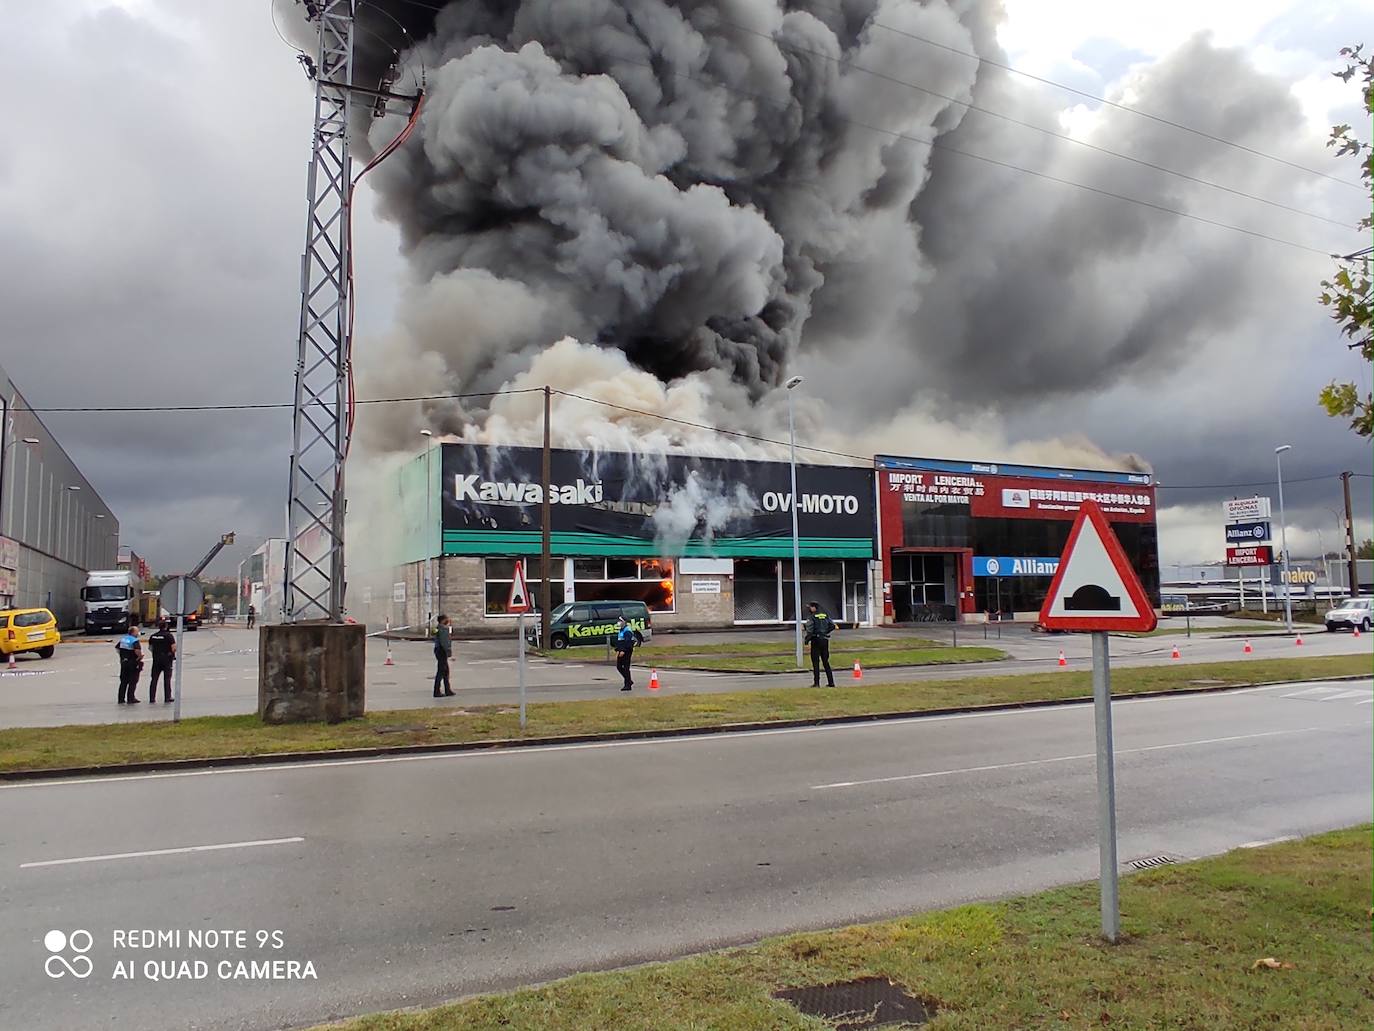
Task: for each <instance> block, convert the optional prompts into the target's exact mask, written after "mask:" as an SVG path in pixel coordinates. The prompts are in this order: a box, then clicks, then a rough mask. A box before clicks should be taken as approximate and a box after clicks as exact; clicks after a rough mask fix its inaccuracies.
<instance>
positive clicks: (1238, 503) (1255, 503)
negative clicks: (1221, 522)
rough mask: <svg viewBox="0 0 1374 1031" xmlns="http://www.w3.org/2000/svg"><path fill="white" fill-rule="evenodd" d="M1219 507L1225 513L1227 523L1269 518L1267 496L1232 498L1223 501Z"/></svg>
mask: <svg viewBox="0 0 1374 1031" xmlns="http://www.w3.org/2000/svg"><path fill="white" fill-rule="evenodd" d="M1221 507H1222V511H1224V512H1225V513H1226V521H1227V522H1228V523H1237V522H1245V521H1254V520H1257V519H1268V518H1269V499H1268V498H1261V497H1254V498H1232V499H1231V500H1230V501H1223V502H1222V503H1221Z"/></svg>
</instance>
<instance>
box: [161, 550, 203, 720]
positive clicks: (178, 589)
mask: <svg viewBox="0 0 1374 1031" xmlns="http://www.w3.org/2000/svg"><path fill="white" fill-rule="evenodd" d="M157 603H158V608H159V609H162V610H163V611H166V612H175V613H176V617H177V653H176V658H175V659H173V660H172V665H173V666H174V667H175V669H176V674H175V679H176V687H175V688H174V690H175V691H176V694H175V696H173V698H172V722H173V723H180V722H181V665H182V663H183V662H185V661H186V660H185V658H184V656H183V653H182V651H181V642H182V639H183V637H184V636H185V631H186V614H187V613H188V612H194V611H196V609H198V608H200V607H201V605H203V604H204V603H205V591H204V590H203V589H202V588H201V586H200V581H198V580H196V579H195V578H194V577H190V576H178V577H177V578H176V579H175V580H169V581H167V583H165V584H163V585H162V591H161V592H160V593H159V594H158V600H157ZM151 697H152V696H151V695H149V698H150V699H151Z"/></svg>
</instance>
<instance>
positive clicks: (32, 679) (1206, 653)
mask: <svg viewBox="0 0 1374 1031" xmlns="http://www.w3.org/2000/svg"><path fill="white" fill-rule="evenodd" d="M1256 631H1257V632H1272V630H1271V629H1270V628H1267V627H1264V626H1259V627H1256ZM943 632H944V633H946V634H948V630H945V631H943ZM852 633H853V632H852V631H850V632H844V633H842V634H841V635H840V636H838V637H837V638H836V640H835V643H834V645H833V649H832V650H833V664H834V666H835V667H836V676H837V681H838V683H839V684H840V685H841V686H843V685H844V684H846V683H849V682H850V679H849V677H850V667H851V666H852V665H853V656H851V655H847V654H846V651H845V639H846V637H848V636H849V635H850V634H852ZM876 633H877V634H881V632H876ZM778 636H779V635H777V634H766V635H765V634H754V635H750V637H749V639H751V640H752V639H755V638H757V639H759V640H764V639H768V638H772V639H777V638H778ZM783 636H785V635H783ZM717 639H721V640H726V639H728V640H739V639H740V635H738V634H718V635H693V636H691V637H686V636H674V637H668V636H664V637H663V641H664V643H673V644H678V643H683V642H684V641H692V640H699V641H708V640H717ZM959 640H960V643H961V644H965V643H968V644H979V645H981V644H983V643H984V639H983V635H982V630H981V628H977V629H974V628H967V629H966V630H965V631H964V632H961V633H960V636H959ZM1304 641H1305V643H1304V645H1303V647H1302V648H1301V649H1298V648H1297V647H1296V646H1295V645H1294V643H1293V639H1292V638H1286V637H1273V636H1256V637H1254V638H1252V641H1251V643H1252V645H1253V647H1254V652H1253V654H1254V656H1256V657H1260V658H1273V657H1296V656H1302V655H1336V654H1365V655H1369V654H1370V651H1371V642H1372V641H1374V635H1371V636H1366V637H1361V638H1359V639H1358V640H1357V639H1355V638H1354V637H1352V636H1351V635H1350V634H1345V633H1340V634H1328V633H1326V632H1324V631H1321V630H1317V631H1314V632H1309V633H1308V634H1307V635H1306V636H1305V637H1304ZM987 644H989V645H991V646H994V647H999V648H1001V649H1002V650H1003V651H1005V652H1007V653H1008V654H1009V655H1011V656H1012V658H1011V659H1009V660H1007V661H1003V662H991V663H977V664H971V665H967V666H929V667H907V668H902V669H887V670H868V671H865V673H864V678H865V680H868V681H872V682H877V683H883V682H891V681H897V680H901V681H911V680H918V679H940V680H944V679H950V678H954V677H961V676H986V675H989V674H996V673H1022V672H1043V671H1045V670H1051V669H1056V668H1058V667H1057V665H1056V663H1057V660H1058V655H1059V650H1060V649H1061V648H1062V649H1063V650H1064V652H1065V654H1066V656H1067V657H1068V661H1069V664H1070V668H1074V669H1090V668H1091V644H1090V642H1089V640H1088V638H1087V636H1086V635H1083V634H1065V635H1054V636H1046V635H1043V634H1032V633H1030V632H1029V631H1028V629H1027V628H1025V627H1015V628H1013V627H1007V628H1005V632H1004V636H1003V637H1002V638H1001V639H1000V640H999V639H998V638H997V637H996V636H995V635H991V636H990V637H989V639H988V640H987ZM1175 644H1177V645H1178V647H1179V649H1180V652H1181V655H1182V658H1181V659H1180V660H1178V661H1180V662H1185V663H1186V662H1214V661H1218V660H1225V659H1242V658H1244V657H1245V656H1244V655H1243V653H1242V647H1243V644H1244V642H1243V641H1242V640H1240V639H1238V638H1226V637H1223V638H1214V637H1204V636H1195V637H1193V638H1192V639H1188V638H1185V637H1183V636H1181V635H1180V636H1167V637H1154V638H1126V637H1118V638H1113V639H1112V655H1113V662H1114V663H1115V664H1116V665H1118V666H1123V667H1124V666H1145V665H1167V664H1169V663H1171V662H1173V661H1175V660H1173V659H1172V658H1171V653H1172V649H1173V647H1174V645H1175ZM185 653H186V663H185V667H184V668H183V671H182V676H183V679H184V685H183V687H184V690H183V693H182V714H183V715H184V716H230V715H236V714H242V713H252V712H256V711H257V690H258V688H257V684H258V655H257V635H256V633H255V632H249V631H247V630H242V629H239V628H234V627H215V628H208V629H205V630H200V631H197V632H196V633H193V634H187V635H186V637H185ZM392 653H393V654H392V658H393V665H391V666H387V665H385V661H386V646H385V642H383V641H381V640H379V639H376V638H374V639H372V640H371V641H370V642H369V647H368V656H367V667H368V668H367V677H368V682H367V705H368V708H369V709H373V710H377V709H408V708H427V707H430V706H433V707H436V708H444V707H454V706H465V705H492V704H508V703H512V702H514V701H515V700H516V699H517V697H518V692H517V688H516V683H517V679H516V678H517V674H516V666H515V642H514V640H513V639H512V640H485V641H463V642H459V643H458V645H457V647H456V655H455V662H454V671H453V685H454V691H455V692H456V697H455V698H452V699H444V700H436V699H434V698H433V697H432V695H431V678H432V676H433V670H434V660H433V658H432V654H431V651H430V646H429V645H427V644H425V643H424V642H419V641H397V642H395V643H394V644H393V646H392ZM660 675H661V678H662V683H663V693H664V694H674V693H716V692H722V691H750V690H758V689H760V688H771V687H779V686H788V685H793V686H797V687H808V686H809V684H810V676H809V675H791V674H787V675H769V676H759V675H754V674H723V673H703V672H693V671H689V670H662V671H660ZM637 679H638V680H639V681H640V683H641V684H642V683H647V681H648V675H647V672H645V673H641V674H639V675H638V678H637ZM528 683H529V687H528V691H529V699H530V700H531V701H554V700H574V699H588V698H604V697H607V696H610V695H613V694H616V692H617V690H618V688H619V680H618V679H617V674H616V672H615V670H614V668H612V666H610V665H609V664H606V663H596V662H581V661H579V662H558V661H555V662H546V661H543V660H541V659H532V660H531V661H530V665H529V680H528ZM117 688H118V673H117V669H116V660H115V652H114V646H113V640H112V639H110V638H97V639H95V640H90V641H87V640H84V639H82V638H79V637H78V638H73V639H72V640H71V641H69V642H64V643H63V645H62V646H61V648H60V649H59V650H58V653H57V656H56V657H55V658H53V659H47V660H43V659H38V658H37V657H31V656H24V657H22V658H21V659H20V661H19V670H18V672H16V673H6V672H0V727H36V726H58V725H62V724H71V723H87V724H89V723H122V722H131V721H143V720H169V719H171V708H172V707H171V706H170V705H164V704H163V703H162V702H158V703H157V704H154V705H149V704H147V703H146V699H147V696H148V685H147V679H146V671H145V679H144V681H143V683H142V684H141V685H140V687H139V697H140V698H142V699H145V701H144V702H143V703H142V704H139V705H135V706H127V707H126V706H121V705H118V704H116V702H115V696H116V692H117Z"/></svg>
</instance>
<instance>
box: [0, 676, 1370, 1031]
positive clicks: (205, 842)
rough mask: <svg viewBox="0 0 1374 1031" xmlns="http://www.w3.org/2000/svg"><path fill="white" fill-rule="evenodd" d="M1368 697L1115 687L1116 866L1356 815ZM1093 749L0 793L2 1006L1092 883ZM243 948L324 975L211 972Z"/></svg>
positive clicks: (328, 775) (134, 1021)
mask: <svg viewBox="0 0 1374 1031" xmlns="http://www.w3.org/2000/svg"><path fill="white" fill-rule="evenodd" d="M1372 714H1374V684H1371V682H1370V681H1368V680H1366V681H1362V682H1347V683H1340V684H1325V685H1313V684H1295V685H1284V686H1279V687H1267V688H1259V689H1251V690H1246V691H1240V692H1228V693H1223V694H1213V695H1199V696H1189V697H1175V698H1166V699H1135V700H1125V701H1121V702H1118V703H1117V704H1116V727H1117V761H1118V780H1117V783H1118V792H1119V815H1120V830H1121V850H1120V854H1121V858H1122V860H1123V862H1125V861H1129V860H1130V859H1133V858H1137V857H1143V856H1152V855H1156V854H1169V855H1172V856H1175V857H1178V858H1187V857H1195V856H1200V855H1204V854H1210V853H1215V852H1218V851H1221V850H1224V849H1226V848H1229V847H1234V846H1238V845H1242V844H1246V843H1251V842H1256V841H1263V840H1269V839H1274V838H1278V837H1281V836H1286V835H1301V834H1307V833H1311V832H1317V831H1321V830H1325V829H1330V828H1334V827H1339V826H1344V825H1349V824H1354V823H1357V822H1360V821H1364V820H1367V819H1368V818H1369V812H1370V808H1371V803H1372V802H1374V798H1372V794H1371V776H1372V774H1374V771H1372V770H1371V761H1372V757H1371V734H1370V726H1371V715H1372ZM1093 750H1094V749H1093V720H1092V710H1091V708H1090V707H1088V706H1071V707H1066V708H1056V709H1046V710H1036V711H1029V712H1006V713H986V714H976V715H970V716H955V717H930V718H925V719H915V720H904V721H898V722H892V723H882V724H876V725H875V724H865V725H859V726H841V727H826V728H807V729H797V730H776V731H768V732H758V733H752V734H740V735H728V736H708V737H695V738H679V739H672V740H661V741H648V742H634V743H613V744H593V745H577V746H560V747H551V748H543V749H528V750H519V751H512V752H502V753H468V754H462V755H447V756H426V757H404V758H391V759H378V760H360V761H345V762H333V763H313V764H303V765H298V766H291V767H272V768H244V769H235V770H226V771H218V772H198V773H183V774H161V775H143V776H129V777H118V778H106V779H92V780H82V781H71V782H38V783H31V784H16V785H9V786H4V787H0V911H3V912H4V913H5V914H6V920H5V921H4V926H3V929H0V984H3V985H4V989H3V992H2V993H0V1026H3V1027H13V1028H21V1027H22V1028H26V1029H33V1031H43V1029H61V1031H82V1029H87V1028H92V1029H94V1028H102V1029H108V1028H111V1027H116V1028H119V1027H122V1028H137V1029H140V1031H157V1029H163V1028H165V1029H169V1031H170V1029H176V1031H182V1029H189V1028H197V1029H201V1028H204V1029H231V1028H252V1029H259V1028H280V1027H294V1026H298V1025H302V1024H308V1023H310V1022H313V1021H317V1020H323V1019H327V1018H331V1017H338V1016H343V1015H349V1014H355V1013H360V1012H366V1011H375V1010H380V1009H386V1008H392V1007H400V1006H409V1005H416V1004H424V1003H432V1002H438V1001H440V1000H443V999H446V998H452V997H455V996H460V995H463V994H466V993H471V992H478V991H486V990H492V989H499V988H503V987H508V986H513V985H518V984H525V983H531V982H536V981H540V980H544V979H547V978H551V977H555V976H558V975H561V974H564V973H567V972H570V971H575V970H586V969H591V968H599V967H611V966H617V965H622V964H627V963H633V962H637V961H642V960H648V959H653V958H660V957H667V956H673V955H679V954H683V953H686V952H691V951H696V950H701V949H706V948H711V947H715V946H721V945H725V944H729V943H738V942H743V941H747V940H751V939H754V938H757V937H759V936H761V935H767V934H772V933H777V932H785V931H791V930H797V929H803V928H815V927H822V926H832V925H837V924H843V923H846V922H850V921H855V920H863V919H869V918H879V917H884V916H889V915H893V914H898V913H904V912H908V911H911V910H919V909H923V908H928V907H933V906H942V905H948V904H952V903H957V902H960V901H963V900H968V899H973V898H986V897H992V896H998V895H1003V894H1006V893H1013V892H1022V891H1029V890H1033V889H1037V888H1040V887H1043V886H1047V885H1051V884H1056V883H1063V882H1068V881H1075V880H1081V879H1087V878H1090V877H1092V876H1094V875H1095V873H1096V867H1097V850H1096V843H1095V842H1096V838H1095V834H1096V821H1095V809H1094V797H1095V794H1094V790H1095V789H1094V763H1093ZM206 846H210V848H208V849H207V848H206ZM225 846H233V847H225ZM162 850H170V851H162ZM149 852H154V853H158V854H148V853H149ZM1130 919H1131V915H1130V913H1129V911H1127V912H1126V913H1125V921H1126V925H1127V927H1128V928H1129V926H1130ZM131 929H132V930H138V929H146V930H150V931H172V930H177V929H179V930H180V931H181V932H182V934H183V936H185V935H186V932H187V931H189V930H191V929H195V930H199V931H206V930H223V931H239V930H241V931H245V932H247V943H246V947H245V948H239V947H237V945H231V946H230V947H224V946H222V945H221V946H220V947H216V948H212V947H209V946H208V945H204V946H192V945H190V944H188V943H187V941H186V940H185V937H183V941H182V943H181V944H180V946H179V947H165V948H160V949H159V948H154V949H151V950H142V949H136V948H130V947H128V945H127V943H128V939H127V938H125V939H122V943H121V945H119V946H118V947H117V946H116V938H115V932H117V931H120V930H131ZM52 930H60V931H63V932H66V933H68V934H70V932H72V931H75V930H84V931H89V932H90V938H91V946H90V948H89V951H88V953H87V956H86V958H89V959H90V960H91V962H92V973H91V975H90V976H89V977H88V978H85V979H77V978H75V977H73V976H72V975H71V974H69V973H67V971H66V968H64V967H62V966H60V965H58V966H55V967H53V969H54V970H55V971H56V972H59V973H62V974H63V976H62V977H60V978H54V977H50V976H49V975H48V974H46V973H45V960H47V957H48V956H49V952H48V951H47V949H45V944H44V943H45V937H46V936H47V935H48V932H49V931H52ZM258 931H263V932H268V933H269V934H270V932H280V934H281V940H282V942H283V947H282V948H280V949H274V948H271V947H270V946H269V947H268V948H266V949H262V950H259V949H258V947H257V939H256V932H258ZM74 939H75V940H74V941H72V942H69V943H68V944H67V946H66V948H65V949H64V950H63V951H62V952H61V953H60V955H61V957H62V958H63V959H66V960H67V961H68V962H70V963H72V964H73V968H74V969H77V970H78V972H79V970H80V969H82V965H81V964H79V963H78V962H77V960H78V957H77V956H76V955H75V953H74V952H73V946H85V945H86V944H87V942H86V939H85V938H83V937H81V936H79V935H77V936H74ZM52 944H54V945H59V944H61V943H60V942H57V941H56V940H55V938H54V940H53V942H52ZM264 956H268V957H272V958H279V959H288V960H294V961H297V962H300V963H304V962H306V961H309V962H310V963H311V964H313V970H314V972H315V973H316V975H317V979H314V980H304V981H300V980H290V981H264V980H233V979H229V980H223V979H221V977H220V974H221V972H223V971H227V972H228V973H230V974H232V973H234V972H235V971H236V968H235V967H234V966H233V964H234V963H235V962H236V961H237V960H239V959H241V958H248V959H250V960H251V959H258V960H261V959H262V958H263V957H264ZM150 960H151V961H154V962H155V963H157V962H158V961H170V962H172V963H173V964H175V963H177V962H182V961H184V962H186V963H188V964H194V962H195V961H196V960H202V961H204V962H205V963H206V964H207V966H206V976H205V978H204V979H194V975H195V974H196V972H197V971H196V968H195V967H194V966H193V965H189V966H187V967H184V968H177V967H176V966H175V965H174V966H172V967H162V968H160V969H163V970H170V971H172V972H173V973H175V972H177V970H178V969H181V970H185V971H187V972H189V973H190V974H191V975H192V978H193V979H190V980H169V981H158V982H152V981H149V980H148V979H147V976H146V970H145V965H146V964H147V963H148V961H150ZM223 961H227V962H228V963H229V964H230V965H229V966H227V967H224V968H221V967H220V966H219V964H220V963H221V962H223ZM117 962H129V963H131V964H132V971H133V977H132V979H128V980H124V979H119V980H116V979H114V977H113V971H114V969H115V964H116V963H117ZM48 965H49V966H53V965H52V964H51V963H49V964H48ZM249 969H250V972H251V968H249Z"/></svg>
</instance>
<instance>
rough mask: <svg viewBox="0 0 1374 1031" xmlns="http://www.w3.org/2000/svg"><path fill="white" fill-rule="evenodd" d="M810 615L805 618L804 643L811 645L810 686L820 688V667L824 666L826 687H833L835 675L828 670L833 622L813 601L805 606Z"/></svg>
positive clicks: (833, 629) (833, 628) (833, 630)
mask: <svg viewBox="0 0 1374 1031" xmlns="http://www.w3.org/2000/svg"><path fill="white" fill-rule="evenodd" d="M806 607H807V608H808V609H810V610H811V615H809V616H807V617H806V626H805V631H806V642H807V643H808V644H809V645H811V686H812V687H820V686H821V666H822V664H824V666H825V679H826V685H825V686H826V687H834V686H835V674H834V673H833V672H831V669H830V635H831V634H833V633H834V632H835V621H834V620H833V619H831V618H830V617H829V616H827V615H826V614H825V613H824V612H822V611H821V607H820V606H819V605H817V604H816V603H815V602H814V601H813V602H811V603H810V604H808V605H807V606H806Z"/></svg>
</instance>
